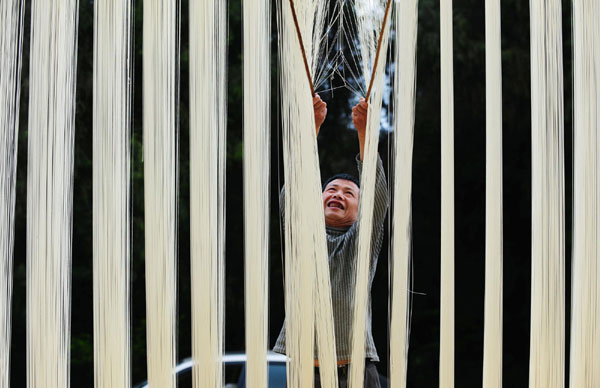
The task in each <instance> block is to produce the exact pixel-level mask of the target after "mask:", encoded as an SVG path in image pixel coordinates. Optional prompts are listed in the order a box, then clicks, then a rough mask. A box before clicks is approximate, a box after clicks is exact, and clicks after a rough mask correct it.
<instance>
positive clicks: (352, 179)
mask: <svg viewBox="0 0 600 388" xmlns="http://www.w3.org/2000/svg"><path fill="white" fill-rule="evenodd" d="M336 179H344V180H346V181H350V182H354V183H355V184H356V186H358V188H359V189H360V182H359V180H358V178H356V177H355V176H354V175H350V174H346V173H341V174H335V175H333V176H331V177H329V178H327V180H326V181H325V183H323V187H322V188H321V190H322V191H324V190H325V188H326V187H327V185H328V184H330V183H331V182H332V181H334V180H336Z"/></svg>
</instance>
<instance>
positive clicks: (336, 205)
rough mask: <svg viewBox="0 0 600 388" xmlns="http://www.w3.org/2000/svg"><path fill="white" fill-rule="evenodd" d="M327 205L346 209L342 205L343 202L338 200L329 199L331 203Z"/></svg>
mask: <svg viewBox="0 0 600 388" xmlns="http://www.w3.org/2000/svg"><path fill="white" fill-rule="evenodd" d="M327 207H336V208H338V209H342V210H344V205H342V203H341V202H338V201H329V203H327Z"/></svg>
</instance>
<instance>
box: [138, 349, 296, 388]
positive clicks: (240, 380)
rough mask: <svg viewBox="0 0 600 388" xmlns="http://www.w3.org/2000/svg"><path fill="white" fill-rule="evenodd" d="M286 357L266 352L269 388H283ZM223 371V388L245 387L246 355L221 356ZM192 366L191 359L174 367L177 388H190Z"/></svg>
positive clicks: (144, 387)
mask: <svg viewBox="0 0 600 388" xmlns="http://www.w3.org/2000/svg"><path fill="white" fill-rule="evenodd" d="M286 360H287V358H286V356H285V355H283V354H279V353H275V352H268V353H267V362H268V363H269V369H268V373H269V388H285V384H286V375H285V363H286ZM223 364H224V365H223V366H224V369H225V380H224V387H223V388H245V387H246V354H244V353H228V354H225V355H224V356H223ZM192 365H193V361H192V359H191V358H187V359H185V360H183V361H182V362H181V363H179V364H178V365H177V366H176V367H175V374H176V375H177V388H192ZM134 388H148V382H147V381H144V382H143V383H141V384H138V385H136V386H134Z"/></svg>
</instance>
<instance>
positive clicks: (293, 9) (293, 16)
mask: <svg viewBox="0 0 600 388" xmlns="http://www.w3.org/2000/svg"><path fill="white" fill-rule="evenodd" d="M290 7H291V8H292V18H293V19H294V25H295V26H296V35H297V36H298V42H299V43H300V50H301V51H302V59H303V60H304V70H306V77H307V78H308V84H309V85H310V95H311V96H313V97H314V95H315V88H314V86H313V81H312V77H311V76H310V68H309V67H308V61H307V60H306V51H304V43H303V42H302V34H301V33H300V26H299V25H298V18H297V17H296V9H295V8H294V0H290Z"/></svg>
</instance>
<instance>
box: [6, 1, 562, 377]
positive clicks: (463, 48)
mask: <svg viewBox="0 0 600 388" xmlns="http://www.w3.org/2000/svg"><path fill="white" fill-rule="evenodd" d="M279 1H282V0H279ZM134 3H135V26H134V28H135V31H134V39H135V70H134V111H133V135H132V151H133V152H132V157H133V160H132V192H133V200H132V212H133V217H132V273H131V290H132V294H131V295H132V300H131V303H132V311H131V314H132V320H131V322H132V327H131V337H132V359H131V362H132V383H133V384H136V383H138V382H141V381H143V380H146V329H145V327H146V321H145V311H146V309H145V280H144V208H143V198H144V186H143V180H144V174H143V158H142V155H143V149H142V82H141V80H142V55H143V52H142V22H143V21H142V8H143V1H141V0H135V1H134ZM275 3H276V2H275V1H274V2H273V25H272V30H273V40H272V61H271V63H272V66H271V74H272V77H271V79H272V83H271V88H272V101H271V111H272V128H271V129H272V147H271V148H272V149H271V160H272V164H271V166H272V175H271V239H270V247H271V252H270V253H271V256H270V308H269V311H270V316H269V320H270V339H271V340H270V344H269V345H270V346H273V344H274V342H275V339H276V337H277V335H278V334H279V330H280V328H281V324H282V322H283V317H284V308H283V306H284V303H283V279H282V260H283V259H282V255H281V252H282V243H281V241H282V236H281V234H280V223H279V206H278V192H279V187H280V186H281V185H282V184H283V170H282V158H283V156H282V154H281V151H280V133H279V130H280V126H279V124H278V119H279V115H278V109H277V106H278V97H279V96H278V86H277V85H278V83H277V77H278V69H277V45H276V40H277V31H276V24H275ZM26 7H27V13H26V15H25V20H26V24H25V39H24V48H23V72H22V97H21V112H20V115H21V116H20V126H21V128H20V131H19V150H18V167H17V169H18V172H17V201H16V220H15V228H16V233H15V252H14V255H15V264H14V294H13V318H12V319H13V333H12V354H11V358H12V359H11V386H13V387H24V386H25V385H26V358H25V328H26V326H25V322H26V321H25V318H26V317H25V300H26V299H25V292H26V288H25V287H26V284H25V272H26V259H25V258H26V243H25V241H26V234H25V232H26V225H25V222H26V193H27V185H26V178H27V119H28V117H27V112H28V102H29V94H28V84H29V32H30V20H31V18H30V10H31V2H30V1H28V2H27V5H26ZM181 7H182V18H181V23H182V24H181V32H182V33H181V39H182V42H181V87H180V96H181V105H180V118H181V121H180V155H179V162H180V176H179V183H180V186H179V204H178V209H179V213H178V217H179V218H178V224H179V236H178V238H179V244H178V246H179V249H178V252H179V254H178V272H179V276H178V285H177V287H178V306H179V307H178V346H177V351H178V358H179V359H184V358H186V357H189V356H191V340H190V331H191V323H190V279H189V257H190V254H189V250H190V244H189V242H190V239H193V238H194V236H190V232H189V196H190V193H189V145H188V138H189V135H188V134H189V125H188V124H189V91H188V84H189V82H188V80H189V70H188V68H189V66H188V65H189V61H188V42H189V38H188V36H189V33H188V31H189V30H188V23H189V19H188V8H189V4H188V1H187V0H182V4H181ZM228 7H229V17H228V19H229V26H228V28H229V38H228V40H229V54H228V55H229V60H228V69H227V71H228V103H229V110H228V129H227V130H228V133H227V226H226V227H227V237H226V240H227V243H226V244H227V248H226V250H227V251H226V260H227V269H226V317H225V326H226V327H225V336H226V337H225V347H226V351H228V352H231V351H243V350H244V335H245V333H244V277H243V269H244V236H243V210H244V209H243V200H242V199H243V198H242V195H243V190H242V184H243V181H242V174H243V168H242V155H243V132H242V128H243V110H242V106H243V87H242V84H243V80H242V74H243V71H242V40H243V38H242V20H241V18H242V16H241V15H242V9H241V7H242V2H241V0H228ZM502 23H503V24H502V66H503V103H504V106H503V122H504V124H503V131H504V132H503V147H504V161H503V168H504V177H503V179H504V192H503V196H504V352H503V362H504V364H503V374H504V376H503V378H504V385H505V386H506V387H525V386H526V385H527V382H528V365H529V330H530V328H529V310H530V275H531V271H530V257H531V242H530V240H531V190H530V187H531V162H530V160H531V140H530V139H531V134H530V126H531V125H530V122H531V118H530V77H529V74H530V61H529V5H528V2H527V1H522V0H503V1H502ZM563 31H564V34H563V39H564V80H565V87H564V90H565V165H566V172H565V173H566V176H565V178H566V179H565V182H566V190H565V196H566V218H565V219H566V222H567V225H566V233H567V234H566V263H567V269H566V277H567V279H566V280H567V282H566V284H567V295H566V303H567V315H566V316H567V317H569V316H570V314H569V304H570V303H569V301H570V292H569V288H570V257H571V252H570V246H571V207H572V203H571V191H572V190H571V189H572V179H571V176H572V173H571V169H572V161H571V132H572V130H571V121H572V120H571V116H572V114H571V112H572V109H571V104H572V93H571V90H572V87H571V79H572V74H571V36H572V33H571V5H570V3H569V2H567V1H563ZM396 38H397V39H398V38H400V39H401V38H402V37H396ZM439 43H440V42H439V3H438V1H437V0H421V1H420V2H419V32H418V53H417V89H416V124H415V139H414V162H413V217H412V220H413V250H412V253H413V256H412V260H413V289H414V294H413V311H412V321H411V332H410V349H409V365H408V386H409V387H434V386H437V385H438V353H439V292H440V290H439V280H440V270H439V260H440V102H439V101H440V86H439V85H440V69H439V67H440V62H439ZM77 60H78V69H77V106H76V131H75V186H74V197H73V198H74V203H73V272H72V280H73V283H72V289H73V295H72V298H73V299H72V337H71V384H72V386H73V387H92V386H93V341H92V338H93V334H92V330H93V311H92V195H93V190H92V168H93V166H92V71H93V69H92V64H93V1H90V0H83V1H81V2H80V10H79V35H78V59H77ZM325 87H326V85H325V86H323V88H325ZM323 88H322V89H323ZM454 88H455V89H454V90H455V155H456V156H455V185H456V189H455V197H456V205H455V213H456V221H455V225H456V340H455V341H456V386H457V387H461V388H462V387H479V386H480V385H481V380H482V362H483V359H482V354H483V302H484V232H485V231H484V217H485V44H484V2H483V1H481V0H455V1H454ZM317 91H318V90H317ZM207 93H210V91H208V90H207ZM320 94H321V97H322V98H323V99H324V100H325V101H326V102H327V104H328V115H327V119H326V120H325V123H324V124H323V127H322V128H321V132H320V134H319V156H320V159H321V173H322V177H323V178H327V177H328V176H330V175H332V174H334V173H337V172H350V173H354V174H356V167H355V162H354V157H355V155H356V153H357V152H358V141H357V139H356V132H355V131H354V130H353V129H352V122H351V118H350V113H351V111H350V109H351V107H352V106H353V105H354V104H355V103H356V102H357V97H356V96H355V95H353V94H352V93H350V92H349V91H348V90H345V89H336V90H335V91H334V92H333V93H332V92H330V91H329V92H327V91H323V92H321V93H320ZM386 117H387V116H386ZM309 119H312V118H307V120H309ZM388 119H389V117H387V118H384V121H387V120H388ZM385 129H388V130H385ZM389 129H390V128H389V127H386V126H385V125H384V130H383V131H382V132H381V138H380V155H381V157H382V159H383V161H384V166H386V171H389V170H388V167H389V164H390V163H391V151H390V145H391V144H393V143H392V142H393V133H392V132H390V131H389ZM388 222H389V221H386V223H388ZM388 229H389V225H388V227H386V240H385V242H384V248H383V249H382V252H381V254H380V258H379V266H378V269H377V273H376V276H375V281H374V284H373V290H372V298H373V334H374V337H375V342H376V345H377V349H378V351H379V355H380V358H381V362H380V363H379V364H378V369H379V371H380V373H382V374H386V373H387V370H388V365H387V361H386V359H387V354H388V346H387V338H388V251H387V250H388V248H387V246H388V244H387V241H388V240H387V236H388ZM568 327H569V325H568V322H567V349H568V339H569V338H568V337H569V335H568V334H569V331H568ZM567 366H568V352H567ZM567 378H568V377H567Z"/></svg>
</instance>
